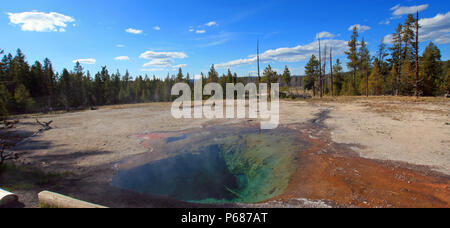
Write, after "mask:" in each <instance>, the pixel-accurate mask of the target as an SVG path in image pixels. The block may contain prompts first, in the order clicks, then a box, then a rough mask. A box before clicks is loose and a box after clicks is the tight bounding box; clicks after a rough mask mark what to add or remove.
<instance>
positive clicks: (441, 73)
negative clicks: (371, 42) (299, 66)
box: [303, 15, 450, 96]
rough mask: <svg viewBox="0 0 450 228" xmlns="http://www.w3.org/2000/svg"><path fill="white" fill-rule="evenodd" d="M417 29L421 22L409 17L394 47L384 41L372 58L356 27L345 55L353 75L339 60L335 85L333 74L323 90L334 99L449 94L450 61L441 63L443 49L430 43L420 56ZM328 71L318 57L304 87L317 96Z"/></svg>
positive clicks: (311, 63) (394, 38) (310, 65)
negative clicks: (346, 70) (335, 97)
mask: <svg viewBox="0 0 450 228" xmlns="http://www.w3.org/2000/svg"><path fill="white" fill-rule="evenodd" d="M417 27H418V23H417V19H416V18H414V16H413V15H409V16H408V17H407V19H406V21H405V23H404V24H399V25H398V27H397V29H396V31H395V33H394V34H393V35H392V45H390V47H388V48H387V47H386V44H385V42H384V40H382V41H381V44H380V45H379V49H378V53H377V55H376V56H371V55H370V53H369V50H368V49H367V44H366V42H365V40H364V38H362V39H361V41H359V39H358V38H359V34H358V30H357V29H356V28H354V29H353V33H352V36H351V39H350V41H349V42H348V48H349V49H348V51H347V52H346V53H345V54H346V55H347V60H348V61H347V68H348V69H349V72H347V73H342V66H341V62H340V60H339V59H337V60H336V63H335V64H334V66H333V68H332V69H333V74H334V75H333V76H334V80H333V85H331V80H330V79H331V75H329V76H326V77H325V83H323V84H324V87H325V88H322V90H323V91H325V93H326V94H328V95H333V96H342V95H345V96H359V95H366V96H369V95H376V96H379V95H402V96H413V95H416V96H418V95H422V96H442V95H445V94H449V93H450V80H449V72H450V68H449V67H450V61H445V62H443V61H441V54H440V50H439V49H438V48H437V47H436V45H435V44H434V43H433V42H430V43H429V44H428V46H427V47H426V49H425V51H424V52H423V54H422V56H418V53H419V52H418V48H419V45H418V43H417V42H416V40H417V39H418V37H416V31H417V29H418V28H417ZM388 52H390V53H388ZM417 60H418V62H419V64H418V65H417ZM324 68H325V67H323V66H321V62H320V60H318V59H317V57H316V56H315V55H313V56H311V58H310V60H309V62H308V64H307V65H306V67H305V74H306V77H305V81H304V85H303V86H304V88H305V89H307V90H312V91H313V94H314V96H315V95H316V94H318V93H319V92H320V90H321V88H319V87H320V85H321V83H320V82H319V76H320V75H321V71H322V72H324ZM331 87H333V90H331ZM331 91H334V92H333V94H331Z"/></svg>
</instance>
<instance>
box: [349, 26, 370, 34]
mask: <svg viewBox="0 0 450 228" xmlns="http://www.w3.org/2000/svg"><path fill="white" fill-rule="evenodd" d="M355 27H356V29H357V30H358V31H359V32H365V31H368V30H370V29H371V28H370V27H369V26H367V25H360V24H356V25H352V26H350V27H349V28H348V31H353V28H355Z"/></svg>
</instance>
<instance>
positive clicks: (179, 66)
mask: <svg viewBox="0 0 450 228" xmlns="http://www.w3.org/2000/svg"><path fill="white" fill-rule="evenodd" d="M186 66H187V64H178V65H175V66H172V69H178V68H184V67H186Z"/></svg>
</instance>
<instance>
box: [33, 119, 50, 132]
mask: <svg viewBox="0 0 450 228" xmlns="http://www.w3.org/2000/svg"><path fill="white" fill-rule="evenodd" d="M36 123H38V124H39V125H41V126H42V128H41V129H40V130H39V131H47V130H50V129H52V127H51V126H50V124H52V123H53V120H50V121H48V122H41V121H39V120H38V119H37V118H36Z"/></svg>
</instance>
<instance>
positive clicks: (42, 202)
mask: <svg viewBox="0 0 450 228" xmlns="http://www.w3.org/2000/svg"><path fill="white" fill-rule="evenodd" d="M38 199H39V206H40V207H43V208H107V207H104V206H101V205H97V204H93V203H88V202H85V201H81V200H77V199H74V198H71V197H68V196H65V195H61V194H58V193H54V192H49V191H43V192H40V193H39V194H38Z"/></svg>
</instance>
